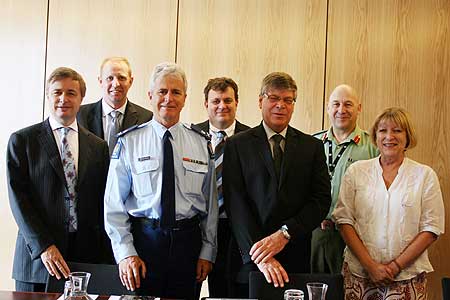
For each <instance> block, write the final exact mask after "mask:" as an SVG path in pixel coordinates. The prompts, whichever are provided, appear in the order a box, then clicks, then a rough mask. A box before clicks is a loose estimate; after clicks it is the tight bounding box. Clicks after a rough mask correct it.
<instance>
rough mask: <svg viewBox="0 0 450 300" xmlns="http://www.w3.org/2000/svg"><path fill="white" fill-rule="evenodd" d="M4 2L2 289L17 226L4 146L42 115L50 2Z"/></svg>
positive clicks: (0, 29)
mask: <svg viewBox="0 0 450 300" xmlns="http://www.w3.org/2000/svg"><path fill="white" fill-rule="evenodd" d="M0 4H1V5H0V6H1V8H2V9H1V10H0V39H1V46H0V57H1V58H2V75H1V76H2V80H0V90H1V91H2V111H3V114H2V117H1V118H0V149H1V150H0V157H1V160H0V195H1V196H2V197H1V199H2V201H0V216H2V221H1V224H2V225H1V226H0V236H1V237H2V247H0V266H1V268H0V271H1V272H0V290H12V289H13V288H14V282H13V280H12V279H11V272H12V258H13V253H14V245H15V241H16V235H17V226H16V223H15V221H14V219H13V217H12V214H11V210H10V207H9V203H8V196H7V195H8V193H7V188H6V169H5V156H6V145H7V143H8V139H9V136H10V134H11V133H12V132H14V131H17V130H19V129H20V128H23V127H25V126H28V125H31V124H33V123H37V122H39V121H40V120H41V119H42V108H43V101H42V98H43V90H44V88H43V87H44V66H45V31H46V20H47V18H46V14H47V0H39V1H38V0H36V1H28V0H1V1H0Z"/></svg>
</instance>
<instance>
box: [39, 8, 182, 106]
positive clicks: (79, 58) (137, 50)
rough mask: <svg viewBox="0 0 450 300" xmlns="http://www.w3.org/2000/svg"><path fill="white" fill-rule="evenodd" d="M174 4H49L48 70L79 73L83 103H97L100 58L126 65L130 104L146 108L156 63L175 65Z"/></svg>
mask: <svg viewBox="0 0 450 300" xmlns="http://www.w3.org/2000/svg"><path fill="white" fill-rule="evenodd" d="M176 25H177V0H167V1H160V0H132V1H121V0H80V1H64V0H50V12H49V38H48V64H47V72H48V73H50V72H51V71H52V70H53V69H54V68H56V67H58V66H71V67H73V68H75V69H76V70H77V71H79V72H81V73H82V75H83V76H84V78H85V80H86V84H87V94H86V97H85V100H84V103H89V102H94V101H97V100H99V99H100V98H101V90H100V88H99V84H98V81H97V76H98V75H99V67H100V64H101V62H102V61H103V59H104V58H106V57H109V56H125V57H127V58H128V59H129V61H130V64H131V67H132V70H133V75H134V82H133V86H132V87H131V89H130V91H129V93H128V96H129V99H130V100H131V101H133V102H135V103H138V104H140V105H142V106H144V107H147V108H149V107H150V104H149V102H148V97H147V91H148V79H149V77H150V73H151V70H152V69H153V67H154V66H155V65H156V64H157V63H159V62H161V61H174V60H175V43H176Z"/></svg>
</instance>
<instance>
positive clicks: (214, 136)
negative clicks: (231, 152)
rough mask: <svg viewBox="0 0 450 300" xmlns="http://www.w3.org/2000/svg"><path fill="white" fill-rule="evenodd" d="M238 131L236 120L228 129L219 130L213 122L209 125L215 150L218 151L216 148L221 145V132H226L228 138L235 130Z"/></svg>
mask: <svg viewBox="0 0 450 300" xmlns="http://www.w3.org/2000/svg"><path fill="white" fill-rule="evenodd" d="M235 129H236V120H234V121H233V124H231V126H230V127H228V128H226V129H218V128H216V127H214V125H213V124H211V122H210V123H209V134H210V135H211V145H212V147H213V150H216V146H217V145H218V144H219V143H220V139H219V138H218V137H217V134H218V132H219V131H224V132H225V133H226V134H227V138H229V137H230V136H232V135H233V134H234V130H235Z"/></svg>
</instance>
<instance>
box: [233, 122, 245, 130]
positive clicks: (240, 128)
mask: <svg viewBox="0 0 450 300" xmlns="http://www.w3.org/2000/svg"><path fill="white" fill-rule="evenodd" d="M246 129H247V128H246V127H245V126H244V125H243V124H241V123H240V122H239V121H236V127H235V128H234V133H238V132H241V131H244V130H246Z"/></svg>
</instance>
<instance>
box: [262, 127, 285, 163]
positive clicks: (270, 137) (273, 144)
mask: <svg viewBox="0 0 450 300" xmlns="http://www.w3.org/2000/svg"><path fill="white" fill-rule="evenodd" d="M263 127H264V130H265V131H266V135H267V139H268V140H269V144H270V151H272V156H273V147H274V146H275V141H274V140H273V139H272V137H273V136H274V135H276V134H279V135H281V136H282V137H283V139H282V140H281V142H280V147H281V150H283V152H284V146H285V145H286V133H287V126H286V128H284V129H283V130H282V131H281V132H275V131H273V130H272V128H270V127H269V126H268V125H267V124H266V122H264V121H263Z"/></svg>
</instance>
